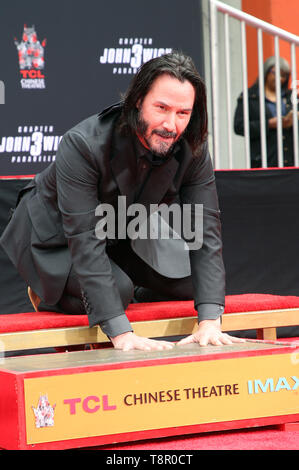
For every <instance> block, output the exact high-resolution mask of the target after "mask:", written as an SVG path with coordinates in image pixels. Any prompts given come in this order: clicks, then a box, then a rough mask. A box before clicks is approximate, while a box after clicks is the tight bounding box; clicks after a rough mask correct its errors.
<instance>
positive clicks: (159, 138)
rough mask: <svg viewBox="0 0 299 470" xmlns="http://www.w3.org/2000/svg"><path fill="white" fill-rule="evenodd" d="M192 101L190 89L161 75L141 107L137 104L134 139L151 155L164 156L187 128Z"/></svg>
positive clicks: (188, 86) (192, 89)
mask: <svg viewBox="0 0 299 470" xmlns="http://www.w3.org/2000/svg"><path fill="white" fill-rule="evenodd" d="M194 100H195V90H194V87H193V85H192V84H191V83H190V82H189V81H188V80H185V81H184V82H180V81H179V80H177V79H176V78H174V77H172V76H170V75H167V74H163V75H160V76H159V77H157V78H156V80H155V81H154V82H153V84H152V87H151V88H150V90H149V92H148V93H147V95H146V96H145V98H144V100H143V101H142V103H138V104H137V107H138V110H139V130H138V132H137V135H138V137H139V139H140V141H141V143H142V144H143V145H144V147H146V148H148V149H150V150H151V151H152V152H153V153H154V154H156V155H159V156H165V155H167V154H168V153H169V152H170V151H171V149H172V148H173V145H174V144H175V142H177V140H178V139H179V138H180V137H181V135H182V134H183V132H184V131H185V129H186V127H187V126H188V124H189V121H190V118H191V113H192V108H193V104H194Z"/></svg>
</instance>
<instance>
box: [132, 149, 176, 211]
mask: <svg viewBox="0 0 299 470" xmlns="http://www.w3.org/2000/svg"><path fill="white" fill-rule="evenodd" d="M178 165H179V164H178V161H177V160H176V159H175V158H170V159H169V160H168V161H167V162H166V163H165V164H163V165H161V166H154V167H153V168H152V171H151V173H150V176H149V178H148V180H147V182H146V184H145V186H144V188H143V190H142V192H141V194H140V197H139V199H138V201H137V202H138V203H139V204H143V205H144V206H145V207H146V209H147V210H148V209H149V206H150V204H159V203H160V201H161V200H162V199H163V197H164V195H165V193H166V192H167V190H168V188H169V186H170V185H171V182H172V181H173V178H174V176H175V174H176V171H177V168H178Z"/></svg>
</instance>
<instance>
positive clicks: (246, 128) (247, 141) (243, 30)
mask: <svg viewBox="0 0 299 470" xmlns="http://www.w3.org/2000/svg"><path fill="white" fill-rule="evenodd" d="M241 39H242V41H241V42H242V72H243V120H244V134H245V155H246V167H247V168H250V167H251V162H250V134H249V109H248V82H247V52H246V24H245V21H241Z"/></svg>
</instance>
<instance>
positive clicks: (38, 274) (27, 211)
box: [0, 105, 225, 323]
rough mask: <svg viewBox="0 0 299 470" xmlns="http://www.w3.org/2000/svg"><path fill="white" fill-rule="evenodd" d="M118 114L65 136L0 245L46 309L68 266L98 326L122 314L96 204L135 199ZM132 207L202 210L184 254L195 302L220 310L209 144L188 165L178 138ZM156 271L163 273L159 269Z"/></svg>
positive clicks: (116, 109) (113, 111)
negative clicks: (197, 244)
mask: <svg viewBox="0 0 299 470" xmlns="http://www.w3.org/2000/svg"><path fill="white" fill-rule="evenodd" d="M120 111H121V107H120V105H116V106H112V107H110V108H108V109H107V110H105V111H104V112H103V113H101V114H99V115H94V116H91V117H90V118H88V119H86V120H84V121H82V122H81V123H79V124H78V125H77V126H75V127H74V128H72V129H71V130H70V131H68V132H67V133H66V134H65V135H64V137H63V139H62V141H61V143H60V146H59V149H58V152H57V156H56V161H55V162H54V163H52V164H51V165H50V166H49V167H48V168H47V169H46V170H44V171H43V172H42V173H40V174H38V175H37V176H36V177H35V180H34V181H33V182H32V183H30V185H28V187H27V188H26V189H25V190H23V191H24V192H26V191H27V194H25V195H23V197H21V198H20V202H19V204H18V206H17V208H16V210H15V212H14V215H13V217H12V219H11V221H10V223H9V224H8V226H7V228H6V230H5V231H4V233H3V235H2V238H1V240H0V242H1V245H2V246H3V248H4V250H5V251H6V252H7V254H8V255H9V257H10V258H11V260H12V262H13V263H14V265H15V266H16V267H17V269H18V270H19V272H20V273H21V275H22V277H23V278H24V279H25V281H26V282H27V283H28V285H30V286H31V287H32V288H33V290H34V291H35V292H36V293H37V294H38V295H39V296H40V297H41V298H42V299H43V300H44V301H45V302H46V303H47V304H50V305H51V304H55V303H57V302H58V300H59V299H60V297H61V295H62V293H63V289H64V286H65V283H66V280H67V277H68V274H69V272H70V269H71V266H72V265H73V267H74V270H75V272H76V274H77V276H78V279H79V282H80V285H81V288H82V292H83V296H84V298H85V300H86V301H87V302H86V303H87V304H88V306H89V312H88V313H89V315H91V317H92V316H93V314H95V312H96V316H97V317H99V316H100V317H101V319H102V320H107V319H110V318H112V317H115V316H118V315H121V314H123V307H122V303H121V299H120V296H119V293H118V289H117V287H116V284H115V281H114V278H113V275H112V271H111V266H110V262H109V259H108V256H107V254H106V240H99V239H98V238H97V237H96V234H95V226H96V224H97V222H98V220H99V219H98V217H96V215H95V209H96V207H97V206H98V205H99V203H100V202H101V203H109V204H112V205H113V206H114V207H115V208H117V201H118V196H120V195H122V196H126V198H127V206H129V205H130V204H131V203H133V202H134V197H135V181H136V155H135V151H134V146H133V139H132V137H128V136H124V135H122V134H121V132H120V131H119V129H118V126H117V125H116V123H117V120H118V118H119V116H120ZM21 196H22V195H21ZM135 202H136V201H135ZM137 202H139V203H140V204H144V205H145V206H146V207H149V205H150V204H155V203H157V204H161V203H166V204H171V203H173V202H180V203H182V204H183V203H188V204H190V203H198V204H203V206H204V217H203V246H202V248H201V249H199V250H193V251H190V252H189V255H190V266H191V273H192V280H193V285H194V292H195V298H194V302H195V306H196V305H197V304H199V303H215V304H220V305H224V295H225V293H224V291H225V274H224V266H223V261H222V242H221V228H220V217H219V209H218V200H217V193H216V186H215V177H214V172H213V168H212V164H211V159H210V156H209V152H208V149H207V145H206V144H204V145H203V147H202V152H201V155H200V156H199V157H196V158H194V157H193V155H192V152H191V150H190V147H189V145H188V143H187V142H186V141H185V140H184V139H183V140H182V142H181V145H180V149H179V151H178V152H176V153H175V154H174V156H173V157H172V158H170V159H169V160H167V161H166V162H165V163H164V164H162V165H161V166H157V167H154V168H153V170H152V172H151V174H150V177H149V179H148V181H147V183H146V185H145V187H144V189H143V191H142V194H141V195H140V197H139V199H138V201H137ZM169 246H170V251H169V259H170V260H171V259H172V260H173V258H175V257H173V254H172V252H171V245H169ZM185 255H186V253H184V256H185ZM165 268H167V267H165ZM159 269H160V272H161V273H162V274H163V266H162V267H161V266H160V267H159ZM178 270H179V265H178ZM167 271H169V269H168V270H167V269H166V272H167ZM173 277H179V276H176V273H174V276H173ZM91 323H92V321H91Z"/></svg>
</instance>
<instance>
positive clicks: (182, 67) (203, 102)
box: [120, 51, 208, 155]
mask: <svg viewBox="0 0 299 470" xmlns="http://www.w3.org/2000/svg"><path fill="white" fill-rule="evenodd" d="M162 74H168V75H170V76H172V77H174V78H177V79H178V80H180V81H181V82H183V81H185V80H188V81H189V82H190V83H191V84H192V85H193V86H194V89H195V101H194V106H193V111H192V115H191V119H190V122H189V124H188V126H187V128H186V130H185V132H184V137H185V139H186V140H187V142H188V143H189V145H190V147H191V149H192V151H193V154H194V155H197V154H198V151H199V149H200V146H201V144H202V143H203V142H204V141H205V139H206V137H207V127H208V116H207V98H206V87H205V84H204V81H203V79H202V78H201V76H200V75H199V73H198V71H197V70H196V67H195V65H194V62H193V60H192V59H191V58H190V57H188V56H186V55H185V54H183V53H181V52H177V51H176V52H171V53H170V54H165V55H162V56H160V57H156V58H154V59H151V60H149V61H148V62H146V63H145V64H143V65H142V67H140V69H139V70H138V72H137V74H136V75H135V77H134V78H133V80H132V82H131V84H130V85H129V88H128V90H127V92H126V94H125V95H124V97H123V111H122V116H121V121H120V125H121V128H122V130H126V131H128V130H131V131H132V130H133V131H135V132H136V131H137V129H138V109H137V107H136V104H137V102H138V101H139V100H140V102H142V101H143V99H144V97H145V96H146V94H147V93H148V92H149V90H150V88H151V86H152V84H153V82H154V81H155V79H156V78H157V77H158V76H160V75H162Z"/></svg>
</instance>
